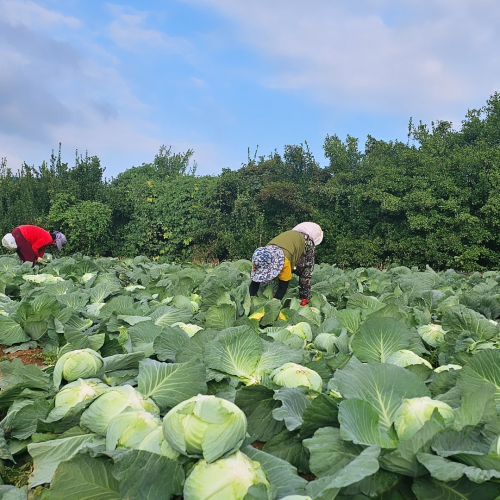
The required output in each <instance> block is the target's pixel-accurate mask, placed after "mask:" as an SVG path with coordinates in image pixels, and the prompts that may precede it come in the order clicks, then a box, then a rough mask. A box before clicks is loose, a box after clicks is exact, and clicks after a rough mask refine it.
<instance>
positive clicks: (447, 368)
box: [434, 365, 462, 373]
mask: <svg viewBox="0 0 500 500" xmlns="http://www.w3.org/2000/svg"><path fill="white" fill-rule="evenodd" d="M461 369H462V367H461V366H460V365H441V366H438V367H437V368H435V369H434V373H441V372H449V371H450V370H461Z"/></svg>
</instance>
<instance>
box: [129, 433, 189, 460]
mask: <svg viewBox="0 0 500 500" xmlns="http://www.w3.org/2000/svg"><path fill="white" fill-rule="evenodd" d="M137 449H138V450H144V451H149V452H150V453H156V455H163V456H164V457H167V458H170V460H177V459H178V458H179V455H180V453H179V452H177V451H175V450H174V449H173V448H172V447H171V446H170V445H169V444H168V442H167V441H166V439H165V438H164V436H163V429H162V427H161V425H159V426H158V427H157V428H156V429H154V430H152V431H151V432H150V433H149V434H148V435H147V436H146V437H145V438H144V439H143V440H142V441H141V444H139V446H137Z"/></svg>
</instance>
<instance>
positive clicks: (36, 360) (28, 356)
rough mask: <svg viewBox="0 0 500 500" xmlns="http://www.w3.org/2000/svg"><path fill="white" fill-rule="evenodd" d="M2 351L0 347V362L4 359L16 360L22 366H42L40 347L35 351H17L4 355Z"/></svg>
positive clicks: (2, 348)
mask: <svg viewBox="0 0 500 500" xmlns="http://www.w3.org/2000/svg"><path fill="white" fill-rule="evenodd" d="M4 349H5V347H3V346H0V360H2V361H3V360H5V359H6V358H8V359H14V358H18V359H20V360H21V361H22V362H23V364H24V365H38V366H44V363H43V356H42V349H41V348H40V347H37V348H36V349H27V350H26V351H17V352H13V353H10V354H6V353H5V352H4Z"/></svg>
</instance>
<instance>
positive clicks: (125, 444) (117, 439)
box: [106, 411, 161, 450]
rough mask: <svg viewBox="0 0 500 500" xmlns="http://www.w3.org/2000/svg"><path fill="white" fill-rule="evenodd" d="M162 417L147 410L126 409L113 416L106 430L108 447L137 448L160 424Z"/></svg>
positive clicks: (109, 448)
mask: <svg viewBox="0 0 500 500" xmlns="http://www.w3.org/2000/svg"><path fill="white" fill-rule="evenodd" d="M160 423H161V422H160V419H159V418H157V417H155V416H154V415H151V413H148V412H147V411H126V412H124V413H120V414H119V415H116V417H113V418H112V419H111V421H110V422H109V424H108V431H107V432H106V448H107V449H108V450H114V449H115V448H136V447H137V446H139V445H140V444H141V443H142V442H143V441H144V439H145V438H146V437H147V436H148V434H150V433H151V432H152V431H154V430H155V429H157V428H158V427H159V425H160Z"/></svg>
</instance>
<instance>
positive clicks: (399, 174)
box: [0, 93, 500, 271]
mask: <svg viewBox="0 0 500 500" xmlns="http://www.w3.org/2000/svg"><path fill="white" fill-rule="evenodd" d="M499 144H500V94H497V93H495V94H494V95H492V96H491V98H490V99H489V100H488V101H487V104H486V105H485V106H484V107H483V108H482V109H480V110H472V111H469V112H468V113H467V116H466V117H465V119H464V120H463V122H462V127H461V128H460V130H453V129H452V128H451V125H450V123H448V122H438V123H436V124H434V123H433V124H432V126H431V128H430V129H429V128H428V127H427V126H424V125H423V124H419V125H414V124H413V123H412V122H411V121H410V126H409V135H408V141H407V142H406V143H404V142H400V141H389V142H386V141H380V140H376V139H375V138H374V137H371V136H369V137H368V139H367V141H366V143H365V146H364V150H363V151H362V150H361V149H360V146H359V141H358V139H355V138H353V137H350V136H347V138H346V140H345V141H342V140H341V139H340V138H339V137H337V136H336V135H333V136H327V137H326V139H325V142H324V151H325V157H326V159H327V160H328V164H327V165H326V166H324V167H321V166H320V165H319V163H318V162H317V160H316V159H315V158H314V157H313V156H312V154H311V153H310V152H309V150H308V148H307V144H305V145H300V146H285V148H284V152H283V154H279V153H278V152H277V151H275V152H273V153H272V154H270V155H268V156H260V157H257V156H256V157H254V158H250V157H249V158H248V161H247V162H246V164H244V165H243V166H242V167H241V168H240V169H238V170H229V169H224V170H223V172H222V173H221V174H220V175H218V176H196V165H195V164H192V163H191V157H192V154H193V152H192V151H190V150H189V151H187V152H186V153H177V154H174V153H173V152H172V151H171V150H170V149H167V148H165V147H162V148H161V150H160V152H159V153H158V155H157V156H156V157H155V159H154V161H153V162H152V163H146V164H143V165H142V166H139V167H133V168H129V169H127V170H125V171H124V172H123V173H120V174H119V175H118V176H117V177H116V178H114V179H111V180H105V179H104V178H103V173H104V168H103V167H101V165H100V162H99V159H98V158H97V157H89V156H85V157H82V156H78V154H77V157H76V160H75V166H74V167H72V168H70V167H68V165H67V164H64V163H62V162H61V157H60V154H59V155H58V156H56V155H54V154H53V155H52V158H51V160H50V162H49V163H48V164H46V163H43V164H42V165H41V166H40V167H38V168H36V167H34V166H32V167H30V166H27V165H24V167H23V169H22V170H21V171H20V172H15V173H14V172H12V171H10V170H9V169H8V168H7V165H6V163H5V162H3V164H2V165H1V166H0V207H1V210H2V217H1V220H0V232H1V233H2V234H5V233H7V232H8V231H10V230H12V229H13V228H14V227H15V226H16V225H19V224H29V223H32V224H38V225H41V226H44V227H47V228H49V229H51V228H53V229H59V230H61V231H63V232H65V233H66V234H67V236H68V241H69V243H68V245H67V247H66V248H65V252H66V254H67V255H70V254H71V253H73V252H81V253H83V254H87V255H94V256H134V255H137V254H143V255H147V256H149V257H152V258H157V259H166V260H169V261H172V260H176V261H185V260H192V259H194V260H196V261H200V262H206V261H222V260H231V259H239V258H249V257H250V256H251V254H252V252H253V250H254V249H255V248H256V247H257V246H258V245H259V242H260V241H262V242H264V243H265V242H267V241H269V240H270V239H271V238H272V237H274V236H275V235H276V234H277V233H279V232H280V231H282V230H287V229H290V228H291V227H293V226H294V225H295V224H297V223H299V222H302V221H305V220H313V221H315V222H317V223H319V224H320V225H321V226H322V227H323V229H324V232H325V239H324V242H323V244H322V245H321V247H320V248H319V249H318V251H319V260H320V261H321V262H326V263H330V264H337V265H338V266H340V267H356V266H380V265H382V266H385V265H388V264H390V263H398V264H401V265H407V266H419V267H420V268H424V267H425V265H427V264H428V265H431V266H432V267H433V268H435V269H446V268H449V267H453V268H455V269H460V270H465V271H473V270H480V269H496V268H498V262H499V261H500V231H499V228H500V222H499V221H500V194H499V187H500V149H499ZM2 251H3V250H2Z"/></svg>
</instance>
